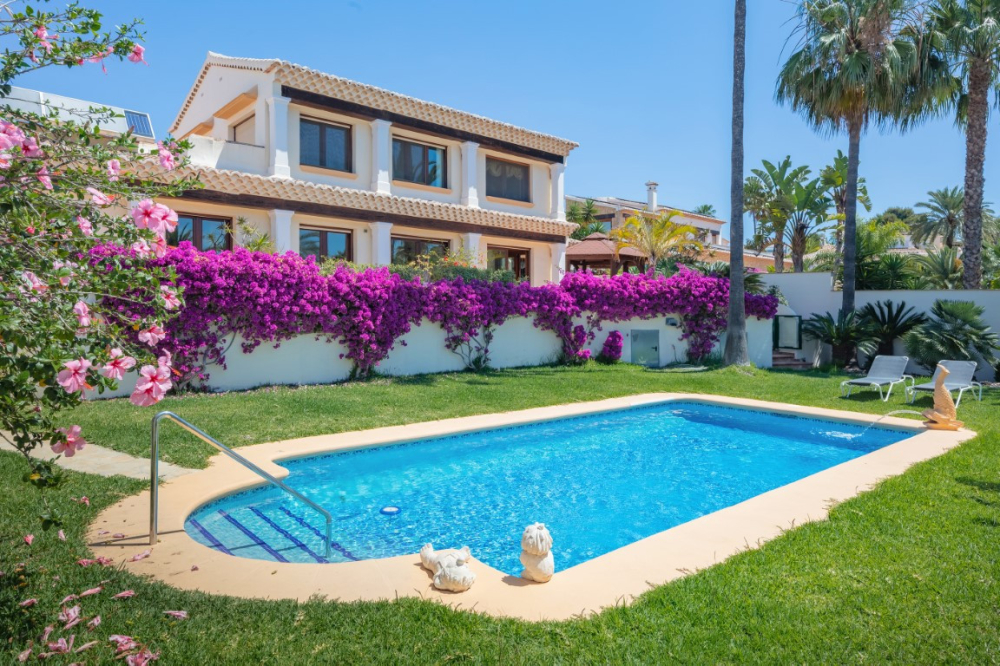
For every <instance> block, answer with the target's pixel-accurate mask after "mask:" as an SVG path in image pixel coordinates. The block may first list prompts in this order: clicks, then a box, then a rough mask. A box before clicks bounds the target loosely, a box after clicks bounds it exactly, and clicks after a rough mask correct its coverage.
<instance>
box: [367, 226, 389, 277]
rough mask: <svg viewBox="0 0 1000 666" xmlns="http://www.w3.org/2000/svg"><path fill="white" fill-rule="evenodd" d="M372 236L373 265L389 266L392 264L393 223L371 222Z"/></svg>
mask: <svg viewBox="0 0 1000 666" xmlns="http://www.w3.org/2000/svg"><path fill="white" fill-rule="evenodd" d="M368 230H369V231H370V232H371V236H372V263H373V264H375V265H376V266H388V265H389V264H391V263H392V222H369V223H368Z"/></svg>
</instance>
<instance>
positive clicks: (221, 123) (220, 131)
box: [212, 118, 229, 141]
mask: <svg viewBox="0 0 1000 666" xmlns="http://www.w3.org/2000/svg"><path fill="white" fill-rule="evenodd" d="M212 138H213V139H219V140H220V141H228V140H229V121H228V120H226V119H225V118H212Z"/></svg>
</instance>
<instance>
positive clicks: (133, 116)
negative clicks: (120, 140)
mask: <svg viewBox="0 0 1000 666" xmlns="http://www.w3.org/2000/svg"><path fill="white" fill-rule="evenodd" d="M125 124H126V125H128V128H129V129H130V130H132V133H133V134H135V135H136V136H148V137H149V138H150V139H152V138H153V125H152V123H150V122H149V114H148V113H139V112H138V111H126V112H125Z"/></svg>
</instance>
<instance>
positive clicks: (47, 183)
mask: <svg viewBox="0 0 1000 666" xmlns="http://www.w3.org/2000/svg"><path fill="white" fill-rule="evenodd" d="M35 177H36V178H38V182H39V183H41V184H42V186H43V187H45V189H47V190H51V189H52V178H51V177H50V176H49V169H48V167H45V166H43V167H42V168H41V169H39V170H38V171H36V172H35Z"/></svg>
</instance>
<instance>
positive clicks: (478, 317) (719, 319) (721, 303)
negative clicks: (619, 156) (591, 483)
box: [92, 243, 777, 383]
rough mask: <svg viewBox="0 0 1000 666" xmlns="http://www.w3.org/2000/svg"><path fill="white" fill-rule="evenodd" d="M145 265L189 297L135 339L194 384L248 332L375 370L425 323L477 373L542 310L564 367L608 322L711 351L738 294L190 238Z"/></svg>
mask: <svg viewBox="0 0 1000 666" xmlns="http://www.w3.org/2000/svg"><path fill="white" fill-rule="evenodd" d="M92 254H93V256H94V258H95V259H94V260H95V261H99V262H100V261H109V260H110V258H111V257H117V259H116V261H118V262H125V263H129V262H135V261H137V260H138V258H137V255H136V253H135V252H134V251H133V250H128V251H124V252H123V251H122V250H120V249H117V248H114V247H109V246H104V247H100V248H97V249H95V250H94V252H93V253H92ZM145 262H146V263H147V264H148V265H150V266H152V267H154V268H157V269H163V270H169V271H171V272H172V273H173V274H174V275H175V276H176V277H175V284H176V286H177V288H178V289H180V290H182V291H183V294H184V298H185V303H186V304H185V306H184V307H183V308H181V310H180V313H179V315H178V316H177V317H175V318H173V319H171V320H169V321H168V322H166V324H165V326H164V328H163V329H162V330H159V331H157V330H155V329H148V328H144V327H139V328H138V329H136V333H135V335H136V336H137V338H139V339H143V338H145V339H146V340H148V341H155V342H152V344H154V345H155V347H154V349H156V350H157V351H159V352H160V353H165V352H169V353H171V354H172V355H173V366H174V368H175V370H177V371H179V372H181V373H183V376H184V378H185V379H187V380H191V381H194V382H198V381H204V380H205V379H207V375H206V369H207V368H208V367H210V366H211V365H213V364H218V365H221V366H223V367H225V364H226V355H227V352H228V351H229V348H230V346H231V345H232V344H233V341H234V340H235V339H236V338H237V337H239V338H240V339H241V340H242V350H243V352H245V353H250V352H251V351H253V350H254V349H255V348H256V347H258V346H259V345H260V344H261V343H265V342H266V343H273V344H275V345H276V346H277V345H279V344H280V343H281V342H282V341H284V340H287V339H290V338H292V337H294V336H298V335H316V336H317V337H319V338H325V339H326V340H327V341H337V342H339V343H340V344H342V345H343V346H344V347H346V351H345V352H344V354H343V356H344V357H345V358H348V359H350V360H351V361H352V362H353V364H354V371H353V374H354V376H359V377H365V376H368V375H370V374H371V373H372V371H373V370H374V369H375V368H376V366H377V365H378V364H379V363H380V362H381V361H383V360H384V359H385V358H386V356H387V355H388V354H389V352H390V351H392V349H393V347H394V346H395V345H396V343H397V341H399V340H400V338H401V337H402V336H404V335H405V334H406V333H408V332H409V331H410V329H411V327H412V326H413V325H419V323H420V322H421V321H422V320H423V319H424V318H426V319H428V320H430V321H431V322H434V323H437V324H439V325H440V326H441V327H442V328H443V329H444V331H445V336H446V337H445V345H446V347H447V348H448V349H449V350H451V351H453V352H455V353H456V354H458V355H459V356H460V357H461V358H462V359H463V361H464V362H465V364H466V366H467V367H469V368H484V367H487V366H488V365H489V362H490V343H491V342H492V341H493V338H494V336H495V333H496V330H497V328H498V327H499V326H500V325H502V324H503V323H504V322H505V321H507V320H508V319H509V318H511V317H533V319H534V325H535V326H536V327H538V328H540V329H542V330H550V331H552V332H553V333H555V334H556V335H557V336H558V337H559V339H560V341H561V342H562V351H563V360H564V362H567V363H580V362H584V361H586V360H587V359H588V358H590V350H589V349H587V348H586V347H587V346H588V345H589V343H590V342H592V341H593V340H594V338H595V335H596V331H597V330H600V328H601V325H602V324H603V323H614V322H621V321H627V320H630V319H636V318H638V319H651V318H653V317H659V316H663V315H667V314H676V315H680V319H681V321H682V333H683V334H682V337H683V339H685V340H687V341H688V346H689V355H690V356H691V357H692V358H701V357H703V356H705V355H706V354H708V353H709V352H710V351H711V350H712V348H713V346H714V345H715V343H716V342H717V341H718V339H719V335H720V334H721V332H722V330H723V329H724V327H725V319H726V304H727V299H728V297H729V283H728V281H727V280H726V279H725V278H720V277H712V276H704V275H701V274H699V273H696V272H694V271H681V272H679V273H677V274H675V275H673V276H671V277H669V278H665V277H662V276H658V277H653V276H647V275H631V274H626V275H619V276H615V277H611V278H607V277H599V276H595V275H592V274H589V273H572V274H570V275H568V276H566V278H564V279H563V281H562V283H561V284H558V285H556V284H547V285H544V286H540V287H531V286H529V285H527V284H525V283H514V284H512V283H505V282H484V281H466V280H464V279H462V278H454V279H450V280H441V281H437V282H431V283H429V284H428V283H424V282H421V281H420V280H419V279H413V280H405V279H403V278H402V277H401V276H400V275H398V274H394V273H391V272H390V271H389V270H388V269H387V268H384V267H383V268H368V269H364V270H353V269H351V268H350V267H348V266H339V267H337V268H336V269H335V270H334V271H333V272H332V273H330V274H327V275H324V274H323V273H322V272H321V270H320V269H319V266H318V265H317V264H316V263H315V261H314V260H313V259H312V258H308V259H303V258H301V257H299V256H298V255H294V254H291V253H288V254H285V255H274V254H267V253H262V252H251V251H249V250H245V249H241V248H237V249H235V250H233V251H232V252H218V253H216V252H200V251H198V250H195V249H194V247H193V246H191V244H189V243H181V245H180V247H178V248H176V249H171V250H169V251H168V252H167V253H166V254H165V255H164V256H163V257H162V258H159V259H146V260H145ZM746 304H747V313H748V315H749V316H757V317H762V318H772V317H774V314H775V312H776V310H777V300H776V299H775V298H774V297H773V296H770V295H753V294H748V295H747V298H746ZM113 309H114V311H115V312H116V315H117V316H118V317H120V318H121V319H122V321H123V322H124V323H131V322H133V321H139V320H142V319H143V317H145V316H146V315H147V313H146V311H145V305H143V304H137V303H136V300H135V299H129V300H122V299H120V300H118V301H116V302H115V304H114V308H113ZM581 319H582V321H583V323H580V321H581ZM619 337H620V336H619ZM620 344H621V343H620V339H619V343H618V350H617V353H616V354H612V353H608V354H605V356H608V357H612V356H613V357H614V358H620V356H621V349H620ZM613 350H614V344H613V343H612V346H611V347H610V349H609V351H613ZM150 370H153V368H150ZM148 374H149V371H147V372H146V373H145V374H143V376H144V377H146V376H147V375H148ZM154 383H155V382H154Z"/></svg>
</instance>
